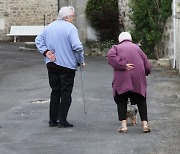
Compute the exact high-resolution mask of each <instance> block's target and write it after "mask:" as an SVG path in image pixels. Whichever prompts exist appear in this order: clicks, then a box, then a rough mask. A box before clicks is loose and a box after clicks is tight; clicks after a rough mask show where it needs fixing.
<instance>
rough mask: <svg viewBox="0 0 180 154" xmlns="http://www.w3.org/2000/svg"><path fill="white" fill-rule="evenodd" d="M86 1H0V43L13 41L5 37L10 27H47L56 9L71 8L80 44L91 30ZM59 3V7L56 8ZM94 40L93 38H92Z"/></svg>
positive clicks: (54, 15)
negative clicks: (85, 12)
mask: <svg viewBox="0 0 180 154" xmlns="http://www.w3.org/2000/svg"><path fill="white" fill-rule="evenodd" d="M87 1H88V0H59V1H58V0H43V1H42V0H0V6H1V7H0V41H2V40H6V41H7V40H10V39H11V40H13V38H12V37H7V36H6V34H7V33H9V31H10V27H11V26H14V25H19V26H20V25H44V24H45V25H47V24H49V23H50V22H52V21H53V20H55V19H56V17H57V14H58V8H61V7H63V6H70V5H71V6H73V7H74V8H75V14H76V20H75V23H74V24H75V26H76V27H77V28H78V30H79V35H80V38H81V41H82V42H85V41H86V39H87V38H88V37H89V35H91V36H93V37H94V35H93V33H94V32H93V30H91V27H90V26H89V24H88V22H87V20H86V17H85V14H84V10H85V7H86V3H87ZM58 3H59V7H58ZM93 39H95V38H93Z"/></svg>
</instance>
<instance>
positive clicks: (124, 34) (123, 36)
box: [118, 32, 132, 43]
mask: <svg viewBox="0 0 180 154" xmlns="http://www.w3.org/2000/svg"><path fill="white" fill-rule="evenodd" d="M118 40H119V43H121V42H122V41H124V40H129V41H132V37H131V34H130V33H129V32H122V33H121V34H119V37H118Z"/></svg>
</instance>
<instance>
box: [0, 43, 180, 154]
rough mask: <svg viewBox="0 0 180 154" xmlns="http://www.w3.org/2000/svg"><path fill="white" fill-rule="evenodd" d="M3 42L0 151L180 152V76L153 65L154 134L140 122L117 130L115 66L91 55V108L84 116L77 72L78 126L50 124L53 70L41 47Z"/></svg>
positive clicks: (73, 115)
mask: <svg viewBox="0 0 180 154" xmlns="http://www.w3.org/2000/svg"><path fill="white" fill-rule="evenodd" d="M19 46H21V44H14V43H8V44H6V43H0V76H1V77H0V102H1V103H0V153H2V154H102V153H103V154H169V153H171V154H178V153H180V127H179V123H180V98H179V92H180V76H179V75H178V74H177V73H176V72H175V71H174V70H169V69H165V68H160V67H156V66H154V67H153V70H152V73H151V75H150V76H148V78H147V79H148V96H147V103H148V116H149V120H150V126H151V129H152V132H151V133H147V134H144V133H142V130H141V123H140V119H139V115H138V124H137V126H129V127H128V129H129V132H128V133H127V134H120V133H118V132H117V129H118V128H119V126H120V125H119V122H118V117H117V111H116V105H115V103H114V101H113V98H112V89H111V81H112V75H113V70H112V69H111V67H110V66H109V65H108V63H107V60H106V59H105V58H102V57H86V64H87V67H86V68H85V69H84V70H83V71H82V75H83V84H84V94H85V101H86V109H87V126H86V123H85V119H84V109H83V107H84V106H83V100H82V90H81V80H80V72H79V70H78V71H77V72H76V78H75V86H74V90H73V102H72V106H71V108H70V111H69V116H68V121H69V122H71V123H73V124H74V127H73V128H49V127H48V114H49V113H48V112H49V95H50V88H49V85H48V78H47V71H46V67H45V64H44V61H43V56H42V55H40V54H39V53H38V52H36V51H19Z"/></svg>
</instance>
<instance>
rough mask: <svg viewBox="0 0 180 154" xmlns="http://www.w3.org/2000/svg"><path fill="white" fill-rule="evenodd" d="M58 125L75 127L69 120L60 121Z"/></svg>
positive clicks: (60, 126)
mask: <svg viewBox="0 0 180 154" xmlns="http://www.w3.org/2000/svg"><path fill="white" fill-rule="evenodd" d="M58 127H59V128H65V127H73V125H72V124H70V123H69V122H67V121H60V122H59V123H58Z"/></svg>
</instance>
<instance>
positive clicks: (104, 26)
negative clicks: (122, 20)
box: [85, 0, 120, 41]
mask: <svg viewBox="0 0 180 154" xmlns="http://www.w3.org/2000/svg"><path fill="white" fill-rule="evenodd" d="M85 13H86V17H87V19H89V22H90V24H91V26H92V27H93V28H94V29H95V30H96V31H97V32H98V36H99V40H100V41H107V40H117V37H118V35H119V27H120V25H119V11H118V0H89V1H88V2H87V6H86V10H85Z"/></svg>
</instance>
